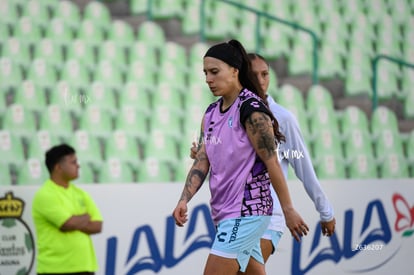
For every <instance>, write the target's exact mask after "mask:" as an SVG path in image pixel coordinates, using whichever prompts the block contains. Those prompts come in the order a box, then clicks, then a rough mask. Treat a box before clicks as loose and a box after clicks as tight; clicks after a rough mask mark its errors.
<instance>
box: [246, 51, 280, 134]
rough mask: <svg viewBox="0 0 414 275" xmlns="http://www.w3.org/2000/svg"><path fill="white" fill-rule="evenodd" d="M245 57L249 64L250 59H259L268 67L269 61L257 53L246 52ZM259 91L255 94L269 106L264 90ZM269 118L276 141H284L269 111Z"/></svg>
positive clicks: (277, 124) (276, 122) (275, 120)
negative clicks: (271, 121)
mask: <svg viewBox="0 0 414 275" xmlns="http://www.w3.org/2000/svg"><path fill="white" fill-rule="evenodd" d="M247 58H248V59H249V61H250V66H251V61H252V60H255V59H261V60H263V61H264V62H265V63H266V64H267V66H268V67H270V66H269V62H267V60H266V59H265V58H264V57H263V56H261V55H260V54H258V53H248V54H247ZM251 71H252V70H251ZM254 77H255V78H256V81H257V82H258V79H257V77H256V76H254ZM260 91H261V92H260V93H258V94H257V95H258V96H260V98H262V99H263V101H264V102H265V103H266V105H267V107H269V103H268V102H267V97H266V96H265V92H266V91H262V90H261V89H260ZM261 94H263V96H261ZM271 118H272V120H273V132H274V133H275V137H276V139H277V141H279V142H280V141H286V138H285V136H284V135H283V134H282V133H281V132H280V131H279V123H278V121H277V119H276V118H275V117H274V115H273V113H272V112H271Z"/></svg>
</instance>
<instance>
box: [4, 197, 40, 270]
mask: <svg viewBox="0 0 414 275" xmlns="http://www.w3.org/2000/svg"><path fill="white" fill-rule="evenodd" d="M23 210H24V201H23V200H21V199H19V198H16V197H14V196H13V193H12V192H7V193H6V194H5V196H4V197H1V198H0V270H1V274H8V275H27V274H29V273H30V271H31V269H32V267H33V262H34V256H35V252H34V239H33V234H32V232H31V231H30V229H29V227H28V226H27V224H26V223H25V222H24V221H23V220H22V219H21V217H22V214H23Z"/></svg>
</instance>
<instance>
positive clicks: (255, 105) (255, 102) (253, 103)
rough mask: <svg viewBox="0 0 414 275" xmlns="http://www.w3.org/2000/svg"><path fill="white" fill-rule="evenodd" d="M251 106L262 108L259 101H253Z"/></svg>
mask: <svg viewBox="0 0 414 275" xmlns="http://www.w3.org/2000/svg"><path fill="white" fill-rule="evenodd" d="M250 105H251V106H252V107H253V108H260V104H259V102H257V101H252V102H250Z"/></svg>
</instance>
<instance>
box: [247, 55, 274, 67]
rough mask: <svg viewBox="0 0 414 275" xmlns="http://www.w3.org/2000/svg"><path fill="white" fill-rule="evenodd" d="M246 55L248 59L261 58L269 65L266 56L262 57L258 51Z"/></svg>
mask: <svg viewBox="0 0 414 275" xmlns="http://www.w3.org/2000/svg"><path fill="white" fill-rule="evenodd" d="M247 57H248V58H249V60H250V61H252V60H255V59H260V60H263V61H264V62H265V63H266V64H267V66H268V67H270V65H269V62H267V60H266V58H264V57H263V56H261V55H260V54H258V53H248V54H247Z"/></svg>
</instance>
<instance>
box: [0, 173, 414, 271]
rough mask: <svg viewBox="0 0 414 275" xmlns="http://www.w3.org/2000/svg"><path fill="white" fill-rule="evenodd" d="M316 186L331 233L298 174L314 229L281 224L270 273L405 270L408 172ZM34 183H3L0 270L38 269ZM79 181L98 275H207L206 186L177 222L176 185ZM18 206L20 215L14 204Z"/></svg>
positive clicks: (412, 205)
mask: <svg viewBox="0 0 414 275" xmlns="http://www.w3.org/2000/svg"><path fill="white" fill-rule="evenodd" d="M321 184H322V186H323V189H324V191H325V193H326V194H327V196H328V198H329V200H330V201H331V203H332V205H333V207H334V209H335V217H336V233H335V235H334V236H332V237H324V236H322V234H321V231H320V226H319V216H318V213H317V212H316V210H315V208H314V206H313V203H312V201H311V200H310V199H309V197H308V196H307V195H306V193H305V191H304V188H303V187H302V186H301V183H300V182H298V181H289V188H290V192H291V195H292V199H293V202H294V205H295V208H296V209H297V210H298V212H299V213H300V214H301V216H302V217H303V218H304V219H305V221H306V222H307V224H308V226H309V228H310V232H309V234H308V235H307V236H305V237H303V238H302V241H301V242H300V243H298V242H296V241H294V240H293V238H292V237H291V236H290V233H289V231H288V230H287V229H286V231H285V233H284V236H283V237H282V240H281V242H280V244H279V246H278V248H277V250H276V251H275V253H274V255H273V256H271V257H270V259H269V261H268V263H267V265H266V270H267V274H293V275H302V274H310V275H316V274H318V275H320V274H369V275H371V274H375V275H377V274H384V275H385V274H387V275H388V274H402V275H405V274H407V275H408V274H411V272H412V270H413V269H414V261H413V260H412V255H413V254H414V182H413V180H393V181H386V180H372V181H322V182H321ZM38 187H39V186H2V187H0V275H14V274H19V275H20V274H35V268H36V261H35V259H36V244H35V239H36V238H35V234H34V233H35V230H34V226H33V221H32V218H31V209H30V207H31V203H32V198H33V195H34V193H35V191H36V189H37V188H38ZM81 187H82V188H84V189H85V190H86V191H88V192H89V193H90V194H91V196H92V197H93V198H94V200H95V202H96V203H97V205H98V207H99V208H100V210H101V211H102V215H103V217H104V225H103V231H102V233H100V234H97V235H93V237H92V238H93V241H94V245H95V249H96V253H97V257H98V262H99V265H100V268H99V271H98V272H97V273H96V274H97V275H99V274H102V275H134V274H139V275H150V274H151V275H153V274H162V275H164V274H165V275H167V274H173V275H174V274H185V275H186V274H189V275H190V274H191V275H192V274H202V273H203V268H204V264H205V261H206V259H207V256H208V253H209V248H210V245H211V243H212V241H213V239H214V232H215V228H214V225H213V223H212V220H211V218H210V212H209V211H210V210H209V206H208V200H209V192H208V186H207V185H206V184H205V186H203V187H202V188H201V189H200V191H199V193H198V194H197V195H196V196H195V197H194V198H193V200H192V201H191V202H190V203H189V220H188V222H187V224H186V225H185V226H184V227H182V228H180V227H177V226H176V225H175V222H174V220H173V219H172V217H171V213H172V211H173V209H174V207H175V205H176V203H177V200H178V198H179V196H180V194H181V191H182V187H183V185H182V184H179V183H166V184H108V185H97V184H93V185H82V186H81ZM18 201H20V202H21V204H18V203H17V202H18ZM16 203H17V204H16ZM12 206H13V207H12ZM20 206H21V208H20V210H21V211H20V212H21V213H20V214H21V215H20V216H19V215H18V213H17V212H18V211H15V212H13V211H10V209H14V210H16V209H18V208H19V207H20ZM16 207H17V208H16Z"/></svg>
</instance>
